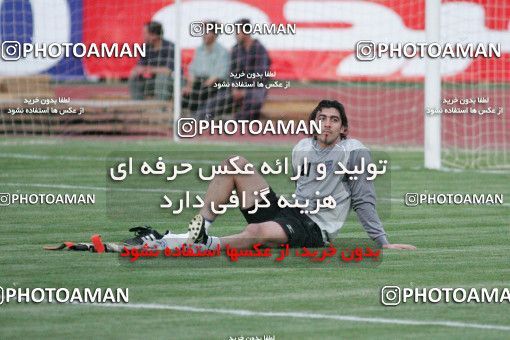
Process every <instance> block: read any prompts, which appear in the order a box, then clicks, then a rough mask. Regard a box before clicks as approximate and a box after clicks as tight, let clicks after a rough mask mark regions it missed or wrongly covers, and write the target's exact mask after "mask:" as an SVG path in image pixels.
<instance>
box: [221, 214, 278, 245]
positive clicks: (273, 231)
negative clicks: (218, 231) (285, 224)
mask: <svg viewBox="0 0 510 340" xmlns="http://www.w3.org/2000/svg"><path fill="white" fill-rule="evenodd" d="M287 241H288V237H287V234H285V232H284V231H283V229H282V227H281V226H280V225H279V224H278V223H276V222H273V221H267V222H262V223H252V224H248V225H247V226H246V228H245V229H244V230H243V231H242V232H240V233H239V234H235V235H230V236H225V237H220V245H221V247H222V248H225V247H226V245H227V244H228V245H229V246H230V247H233V248H238V249H248V248H251V247H253V245H254V244H257V243H261V244H263V245H265V246H267V247H278V246H280V244H282V243H287Z"/></svg>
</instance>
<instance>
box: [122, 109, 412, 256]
mask: <svg viewBox="0 0 510 340" xmlns="http://www.w3.org/2000/svg"><path fill="white" fill-rule="evenodd" d="M309 119H310V120H315V121H317V122H319V121H320V122H321V127H322V131H321V133H320V134H318V135H315V136H313V137H310V138H306V139H303V140H301V141H300V142H299V143H298V144H296V146H295V147H294V149H293V150H292V165H293V168H294V172H295V173H296V171H298V168H299V167H300V166H301V165H302V164H303V162H304V158H305V157H306V160H307V162H310V164H311V166H310V167H309V168H310V170H309V171H310V173H309V174H308V176H307V175H303V176H300V177H299V178H298V179H297V182H296V191H295V194H296V199H297V200H298V201H299V202H302V201H304V200H306V199H309V201H310V202H313V201H314V199H316V198H317V196H316V192H317V191H319V192H320V194H321V195H323V196H324V197H326V196H329V195H331V196H332V197H333V198H334V199H335V201H336V206H335V207H334V208H333V209H331V208H326V209H323V208H321V209H320V210H319V211H318V213H317V214H302V213H301V208H290V207H286V208H280V207H279V206H278V204H277V202H278V198H277V196H276V194H275V193H274V192H273V191H272V190H270V192H269V193H268V194H267V196H266V197H267V199H268V201H269V202H270V203H271V204H270V206H269V207H266V208H259V209H258V210H257V211H256V212H255V213H254V214H249V213H248V211H249V210H253V207H254V206H255V200H256V199H258V196H256V195H255V194H254V192H261V190H263V189H266V188H269V185H268V183H267V182H266V180H265V179H264V178H263V177H262V175H261V174H259V173H258V172H256V171H255V173H254V174H253V175H243V174H222V175H219V176H218V175H217V176H215V177H214V179H213V180H212V181H211V183H210V184H209V187H208V189H207V192H206V195H205V200H204V206H203V208H202V209H201V210H200V213H199V214H198V215H196V216H195V217H194V218H193V219H192V221H191V222H190V223H189V226H188V233H186V234H179V235H176V234H171V233H169V232H167V233H166V234H165V235H161V234H159V233H158V232H157V231H155V230H153V229H151V228H149V227H139V228H138V229H136V232H137V236H136V237H134V238H131V239H129V240H126V241H125V244H126V245H128V246H141V245H145V244H147V245H149V247H160V248H164V247H166V246H167V245H168V246H170V245H171V248H173V247H174V246H179V245H182V244H184V243H187V244H203V245H205V247H206V248H208V249H215V248H216V247H217V246H218V244H219V245H220V247H221V248H225V247H226V245H227V244H228V245H230V247H234V248H238V249H247V248H251V247H252V246H253V245H254V244H257V243H262V244H264V245H265V246H268V247H278V246H280V245H281V244H283V243H288V244H289V245H290V246H291V247H324V246H327V245H328V244H329V242H330V241H331V240H332V239H333V238H334V237H335V236H336V235H337V234H338V232H339V230H340V228H341V227H342V225H343V224H344V222H345V220H346V218H347V215H348V213H349V210H350V208H352V209H353V210H354V211H355V212H356V214H357V215H358V218H359V221H360V222H361V225H362V226H363V228H364V229H365V231H366V232H367V234H368V235H369V236H370V238H371V239H372V240H374V241H375V242H376V243H377V244H378V245H380V246H382V247H383V248H392V249H410V250H414V249H416V247H414V246H412V245H407V244H391V243H390V242H389V241H388V239H387V237H386V233H385V231H384V228H383V225H382V223H381V221H380V219H379V216H378V215H377V212H376V209H375V204H376V202H375V201H376V197H375V189H374V185H373V183H372V181H369V180H367V172H366V171H365V173H363V174H361V175H358V176H359V177H358V178H357V179H356V180H354V179H352V180H351V179H349V178H348V176H347V175H343V176H341V175H337V174H335V173H334V171H333V170H334V169H333V167H332V166H330V167H329V170H328V171H327V174H326V177H325V178H324V179H322V180H320V181H319V180H317V179H316V176H314V174H313V173H311V172H312V171H313V169H316V168H317V164H319V163H325V164H330V165H331V164H337V163H339V162H341V163H342V164H344V165H345V168H346V169H347V170H353V169H355V167H356V166H358V165H360V164H361V162H362V158H364V161H365V163H366V164H368V163H370V162H371V157H370V152H369V150H368V149H367V148H366V147H365V146H364V145H363V144H361V142H359V141H357V140H355V139H350V138H347V134H348V123H347V116H346V114H345V110H344V107H343V105H342V104H340V103H339V102H338V101H335V100H322V101H321V102H320V103H319V105H318V106H317V107H316V108H315V109H314V110H313V112H312V113H311V114H310V118H309ZM247 163H248V161H247V160H246V159H244V158H242V157H240V158H239V159H238V160H237V161H236V164H237V165H238V166H239V168H241V169H242V168H244V166H245V165H246V164H247ZM223 165H224V166H227V167H230V168H231V170H234V168H233V166H232V164H231V163H230V162H229V160H228V159H227V160H225V161H224V162H223ZM356 169H358V168H356ZM233 190H236V193H237V195H239V196H240V195H241V193H242V192H244V193H245V199H244V205H243V206H241V212H242V213H243V215H244V217H245V219H246V221H247V222H248V225H247V226H246V228H245V229H244V230H243V231H242V232H240V233H238V234H235V235H229V236H225V237H216V236H212V235H210V234H209V233H210V231H211V226H212V224H213V222H214V221H215V219H216V217H217V214H215V213H214V212H213V211H212V210H211V202H214V203H215V204H216V206H218V205H219V204H224V203H227V202H228V201H229V198H230V195H231V194H232V191H233ZM315 204H316V203H315ZM311 208H312V209H314V208H315V207H311Z"/></svg>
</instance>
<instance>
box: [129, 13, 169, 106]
mask: <svg viewBox="0 0 510 340" xmlns="http://www.w3.org/2000/svg"><path fill="white" fill-rule="evenodd" d="M143 36H144V41H145V43H146V44H147V50H146V52H147V53H146V55H145V57H142V58H140V60H139V61H138V64H137V65H136V66H135V67H134V68H133V71H132V72H131V76H130V78H129V90H130V93H131V98H132V99H135V100H143V99H146V98H148V97H149V98H150V97H153V98H154V99H158V100H169V99H171V98H172V94H173V73H174V49H175V46H174V44H173V43H172V42H170V41H168V40H165V39H163V26H162V25H161V24H160V23H159V22H156V21H151V22H148V23H146V24H145V25H144V27H143Z"/></svg>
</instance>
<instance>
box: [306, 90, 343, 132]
mask: <svg viewBox="0 0 510 340" xmlns="http://www.w3.org/2000/svg"><path fill="white" fill-rule="evenodd" d="M323 109H335V110H337V111H338V113H339V115H340V121H341V122H342V126H343V127H344V128H345V133H341V134H340V139H346V138H347V131H348V130H347V129H348V128H349V123H348V122H347V115H346V114H345V108H344V106H343V105H342V103H340V102H339V101H336V100H327V99H323V100H321V101H320V102H319V105H317V107H316V108H315V109H313V111H312V113H310V117H308V123H310V122H311V121H312V120H315V118H317V114H318V113H319V112H321V111H322V110H323ZM313 138H314V139H315V138H316V137H315V136H314V137H313Z"/></svg>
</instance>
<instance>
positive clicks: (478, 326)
mask: <svg viewBox="0 0 510 340" xmlns="http://www.w3.org/2000/svg"><path fill="white" fill-rule="evenodd" d="M79 305H83V304H79ZM87 306H94V307H107V308H128V309H152V310H174V311H180V312H192V313H209V314H226V315H234V316H242V317H244V316H260V317H283V318H300V319H323V320H335V321H354V322H367V323H383V324H391V325H407V326H441V327H454V328H474V329H488V330H500V331H510V326H503V325H491V324H477V323H465V322H458V321H435V320H431V321H420V320H406V319H389V318H371V317H359V316H354V315H334V314H316V313H309V312H258V311H251V310H244V309H222V308H197V307H189V306H178V305H164V304H147V303H129V304H87Z"/></svg>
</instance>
